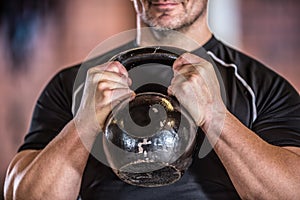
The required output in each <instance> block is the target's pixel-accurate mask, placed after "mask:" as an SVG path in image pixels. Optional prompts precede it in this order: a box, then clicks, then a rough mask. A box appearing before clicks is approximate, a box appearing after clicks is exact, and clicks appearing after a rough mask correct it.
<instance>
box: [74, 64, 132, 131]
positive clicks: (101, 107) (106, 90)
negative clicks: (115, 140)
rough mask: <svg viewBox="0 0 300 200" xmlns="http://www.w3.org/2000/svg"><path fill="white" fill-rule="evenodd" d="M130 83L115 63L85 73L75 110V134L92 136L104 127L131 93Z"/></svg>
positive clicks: (124, 70)
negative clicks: (91, 134)
mask: <svg viewBox="0 0 300 200" xmlns="http://www.w3.org/2000/svg"><path fill="white" fill-rule="evenodd" d="M130 85H131V79H130V78H129V77H128V73H127V71H126V68H125V67H124V66H123V65H122V64H121V63H119V62H109V63H105V64H102V65H99V66H96V67H93V68H91V69H89V70H88V73H87V78H86V81H85V87H84V92H83V96H82V100H81V104H80V107H79V110H78V112H77V114H76V116H75V119H74V120H75V123H76V127H77V129H78V131H79V132H83V133H84V134H85V133H88V132H89V133H93V134H94V135H96V134H97V133H99V131H101V130H102V129H103V127H104V123H105V120H106V118H107V116H108V114H109V113H110V111H111V110H112V108H113V107H114V106H115V105H116V104H118V103H120V102H121V101H122V100H124V99H132V98H133V97H134V95H135V93H134V92H133V91H132V90H131V89H130V88H129V86H130Z"/></svg>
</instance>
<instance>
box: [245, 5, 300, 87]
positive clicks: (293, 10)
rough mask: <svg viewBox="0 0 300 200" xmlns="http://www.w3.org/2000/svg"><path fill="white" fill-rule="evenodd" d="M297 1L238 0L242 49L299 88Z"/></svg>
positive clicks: (299, 24)
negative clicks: (239, 4)
mask: <svg viewBox="0 0 300 200" xmlns="http://www.w3.org/2000/svg"><path fill="white" fill-rule="evenodd" d="M299 10H300V1H298V0H285V1H282V0H246V1H241V17H242V23H241V24H242V38H243V39H242V41H243V47H242V49H243V50H245V51H246V52H248V53H249V54H251V55H253V56H255V57H256V58H258V59H259V60H260V61H262V62H263V63H265V64H267V65H268V66H270V67H271V68H272V69H274V70H275V71H277V72H278V73H280V74H281V75H283V76H284V77H286V78H287V79H288V80H289V81H290V82H291V83H292V84H293V85H294V86H295V87H296V88H297V89H298V91H300V79H299V76H300V66H299V62H300V57H299V53H300V37H299V36H300V20H299V19H300V13H299Z"/></svg>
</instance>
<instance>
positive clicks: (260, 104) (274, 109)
mask: <svg viewBox="0 0 300 200" xmlns="http://www.w3.org/2000/svg"><path fill="white" fill-rule="evenodd" d="M262 77H264V78H263V80H261V81H260V84H259V85H260V88H258V89H257V112H258V115H257V119H256V120H255V122H254V123H253V126H252V130H253V131H254V132H256V133H257V134H258V135H259V136H260V137H261V138H263V139H264V140H265V141H267V142H268V143H270V144H273V145H277V146H296V147H300V98H299V93H298V92H297V91H296V90H295V89H294V88H293V87H292V86H291V85H290V84H289V83H288V81H286V80H285V79H284V78H282V77H281V76H278V75H277V74H275V75H274V74H273V75H272V76H267V75H266V76H262Z"/></svg>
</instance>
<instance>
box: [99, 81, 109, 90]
mask: <svg viewBox="0 0 300 200" xmlns="http://www.w3.org/2000/svg"><path fill="white" fill-rule="evenodd" d="M106 88H108V84H107V83H106V82H105V81H100V82H99V83H98V90H101V91H102V90H105V89H106Z"/></svg>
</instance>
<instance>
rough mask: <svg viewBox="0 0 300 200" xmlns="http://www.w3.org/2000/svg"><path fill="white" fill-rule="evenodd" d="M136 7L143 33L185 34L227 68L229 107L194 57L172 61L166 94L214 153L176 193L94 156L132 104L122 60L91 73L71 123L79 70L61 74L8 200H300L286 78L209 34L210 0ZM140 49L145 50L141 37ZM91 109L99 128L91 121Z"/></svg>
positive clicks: (298, 152)
mask: <svg viewBox="0 0 300 200" xmlns="http://www.w3.org/2000/svg"><path fill="white" fill-rule="evenodd" d="M134 5H135V8H136V11H137V16H138V20H137V21H138V30H140V26H141V25H142V26H150V27H155V29H157V30H161V31H164V30H169V29H172V30H176V31H179V32H181V33H183V34H184V35H186V36H188V37H190V38H192V39H194V40H195V41H197V42H198V43H199V44H200V45H202V46H203V47H204V49H206V50H207V53H208V54H209V55H210V57H211V58H212V59H213V60H214V62H215V63H216V64H217V65H218V68H219V70H221V74H222V78H223V80H224V85H225V88H226V96H227V103H226V105H225V104H224V103H223V101H222V98H221V94H220V87H219V81H218V79H217V77H216V74H215V72H214V70H213V67H212V65H211V64H210V63H208V62H206V61H204V60H203V59H202V58H200V57H198V56H196V55H194V54H188V53H186V54H184V55H182V56H181V57H180V58H178V59H177V60H176V61H175V63H174V65H173V70H174V74H175V75H174V77H173V79H172V83H171V85H170V87H169V88H168V92H169V94H170V95H175V96H176V97H177V98H178V100H179V101H180V103H181V104H182V105H184V106H185V107H186V109H187V110H188V111H189V112H190V113H191V115H192V117H193V119H194V120H195V122H196V123H197V125H198V126H199V127H200V128H201V129H202V131H203V132H204V133H203V134H205V136H206V137H207V138H208V140H209V141H210V142H211V144H213V147H214V150H213V151H212V152H210V153H209V154H208V155H207V156H206V157H204V158H202V159H200V158H196V159H195V161H194V163H193V164H192V166H191V167H190V168H189V170H188V171H187V172H186V174H185V175H184V176H183V177H182V179H181V180H179V181H178V182H176V183H174V184H172V185H169V186H164V187H158V188H143V187H137V186H132V185H129V184H126V183H123V182H122V181H120V180H119V179H118V178H116V176H115V175H114V174H113V173H112V172H111V170H110V169H109V168H108V167H107V166H105V165H103V164H101V163H100V162H97V161H95V159H93V158H92V157H89V156H90V153H89V151H90V149H91V148H92V146H93V142H94V140H95V138H96V137H97V135H98V133H99V132H100V131H101V128H102V127H103V125H104V121H105V119H106V117H107V115H108V113H109V112H110V111H111V105H115V104H117V103H118V102H119V101H122V100H123V99H125V98H128V97H130V98H134V96H135V93H134V92H133V91H132V90H131V89H130V88H129V86H130V84H131V82H132V81H131V79H130V77H129V76H128V72H127V70H126V69H125V68H124V66H122V65H121V64H120V63H118V62H108V63H105V64H101V65H97V66H96V65H95V66H93V67H91V68H90V69H89V70H88V73H87V78H86V82H85V86H84V92H83V96H82V100H81V104H80V107H79V109H78V111H77V113H76V115H75V116H74V117H73V115H72V112H71V104H72V87H73V83H74V79H75V77H76V74H77V71H78V67H77V68H76V67H75V68H74V67H73V68H69V69H66V70H64V71H62V72H60V73H59V74H58V75H57V76H56V77H55V78H54V79H53V80H52V81H51V83H50V84H49V85H48V86H47V87H46V89H45V91H44V92H43V93H42V95H41V97H40V99H39V101H38V104H37V106H36V109H35V113H34V116H33V121H32V125H31V130H30V133H29V134H28V136H27V137H26V139H25V144H24V145H23V146H22V147H21V148H20V152H19V153H18V154H17V155H16V157H15V158H14V159H13V161H12V162H11V165H10V166H9V169H8V174H7V177H6V182H5V196H6V199H76V198H77V197H78V195H80V196H81V198H82V199H136V198H139V199H141V198H143V199H239V198H242V199H299V198H300V181H299V180H300V126H299V124H300V112H299V111H300V99H299V94H298V93H297V92H296V91H295V90H294V89H293V88H292V87H291V86H290V85H289V83H288V82H287V81H285V80H284V79H282V78H281V77H280V76H278V75H277V74H275V73H274V72H272V71H270V70H268V69H267V68H265V67H264V66H263V65H261V64H260V63H258V62H256V61H255V60H252V59H251V58H248V57H247V56H245V55H243V54H241V53H239V52H237V51H235V50H233V49H231V48H229V47H227V46H225V45H224V44H222V43H221V42H219V41H218V40H216V39H215V38H214V37H213V36H212V33H211V32H210V31H209V28H208V25H207V12H206V5H207V0H183V1H181V0H176V1H175V0H166V1H164V0H153V1H151V0H140V1H138V0H135V1H134ZM137 41H139V42H138V44H139V45H140V46H143V34H140V35H139V34H138V38H137ZM145 45H147V44H145ZM182 77H184V78H182ZM62 83H63V84H62ZM191 90H192V91H193V92H191ZM95 91H96V92H95ZM112 93H113V94H114V95H113V96H112V95H111V94H112ZM94 94H95V95H94ZM195 96H196V97H195ZM94 105H96V116H97V120H96V121H93V120H90V117H89V116H91V112H92V111H93V110H94ZM219 119H224V120H223V123H220V121H218V120H219ZM219 130H220V131H221V134H220V135H219V134H218V131H219ZM83 143H84V144H83Z"/></svg>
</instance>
